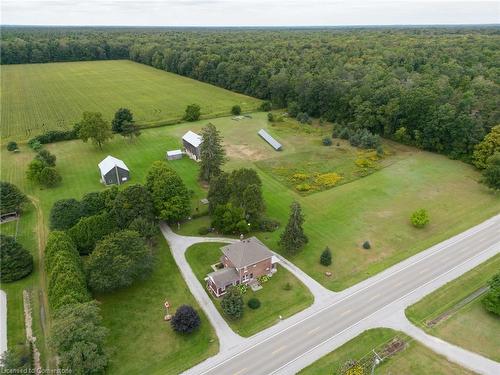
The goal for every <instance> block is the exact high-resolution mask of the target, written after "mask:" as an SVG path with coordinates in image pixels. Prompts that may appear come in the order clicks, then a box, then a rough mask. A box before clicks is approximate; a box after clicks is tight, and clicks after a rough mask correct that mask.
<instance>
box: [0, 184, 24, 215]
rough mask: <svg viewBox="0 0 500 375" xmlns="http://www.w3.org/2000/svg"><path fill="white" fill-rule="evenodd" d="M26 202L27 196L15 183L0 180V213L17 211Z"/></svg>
mask: <svg viewBox="0 0 500 375" xmlns="http://www.w3.org/2000/svg"><path fill="white" fill-rule="evenodd" d="M26 202H28V198H27V197H26V195H24V193H23V192H22V191H21V190H19V188H18V187H17V186H16V185H14V184H11V183H10V182H5V181H0V213H2V214H6V213H9V212H14V211H16V212H17V211H19V209H20V208H21V206H22V205H23V204H24V203H26Z"/></svg>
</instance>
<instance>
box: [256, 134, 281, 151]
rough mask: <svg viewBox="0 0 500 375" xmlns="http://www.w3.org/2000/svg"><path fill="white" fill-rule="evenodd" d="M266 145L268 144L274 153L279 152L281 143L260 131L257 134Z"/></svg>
mask: <svg viewBox="0 0 500 375" xmlns="http://www.w3.org/2000/svg"><path fill="white" fill-rule="evenodd" d="M257 134H259V135H260V136H261V137H262V138H263V139H264V140H265V141H266V142H267V143H269V144H270V145H271V146H272V147H273V148H274V149H275V150H276V151H279V150H281V147H282V146H281V143H279V142H278V141H277V140H276V139H274V138H273V137H272V136H271V134H269V133H268V132H266V131H265V130H264V129H260V130H259V131H258V133H257Z"/></svg>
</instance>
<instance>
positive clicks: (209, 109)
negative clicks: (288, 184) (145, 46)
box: [1, 60, 260, 141]
mask: <svg viewBox="0 0 500 375" xmlns="http://www.w3.org/2000/svg"><path fill="white" fill-rule="evenodd" d="M1 93H2V95H1V107H2V113H1V122H2V137H3V139H4V140H16V141H18V140H22V139H27V138H30V137H32V136H34V135H36V134H40V133H42V132H44V131H47V130H51V129H69V128H71V127H72V126H73V124H74V123H75V122H76V121H78V120H79V119H80V118H81V115H82V112H84V111H98V112H102V113H103V114H104V117H105V118H106V119H108V120H111V118H112V116H113V115H114V112H115V111H116V110H117V109H118V108H121V107H126V108H129V109H131V110H132V112H133V114H134V118H135V119H136V121H137V122H138V123H139V124H140V125H158V124H164V123H169V122H175V121H178V120H180V119H181V117H182V116H183V114H184V110H185V109H186V106H187V105H189V104H192V103H197V104H199V105H200V106H201V112H202V116H204V117H216V116H222V115H229V113H230V109H231V107H232V106H233V105H235V104H239V105H240V106H241V107H242V109H243V111H250V110H255V109H256V108H257V107H258V106H259V104H260V101H259V100H258V99H254V98H251V97H248V96H245V95H240V94H237V93H234V92H231V91H228V90H224V89H221V88H219V87H215V86H212V85H209V84H206V83H202V82H199V81H196V80H193V79H189V78H185V77H182V76H179V75H176V74H172V73H168V72H165V71H162V70H158V69H155V68H152V67H149V66H146V65H143V64H138V63H134V62H132V61H127V60H119V61H91V62H71V63H51V64H25V65H7V66H2V82H1Z"/></svg>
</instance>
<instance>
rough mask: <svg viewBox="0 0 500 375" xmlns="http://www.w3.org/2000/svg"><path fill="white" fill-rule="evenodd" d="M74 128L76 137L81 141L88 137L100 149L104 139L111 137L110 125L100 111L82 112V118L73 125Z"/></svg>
mask: <svg viewBox="0 0 500 375" xmlns="http://www.w3.org/2000/svg"><path fill="white" fill-rule="evenodd" d="M75 129H76V130H77V134H78V137H79V138H80V139H81V140H82V141H83V142H87V141H88V140H89V139H90V140H91V141H92V143H94V144H96V145H97V146H99V148H100V149H102V145H103V144H104V143H105V142H106V141H108V140H110V139H111V138H113V133H112V132H111V126H110V125H109V122H107V121H105V120H104V119H103V118H102V113H100V112H83V118H82V120H80V122H79V123H78V124H77V126H75Z"/></svg>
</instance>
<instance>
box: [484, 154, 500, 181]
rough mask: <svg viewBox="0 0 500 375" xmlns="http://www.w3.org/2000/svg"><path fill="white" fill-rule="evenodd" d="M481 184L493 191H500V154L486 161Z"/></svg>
mask: <svg viewBox="0 0 500 375" xmlns="http://www.w3.org/2000/svg"><path fill="white" fill-rule="evenodd" d="M482 175H483V177H482V179H481V182H483V183H484V184H485V185H486V186H488V187H489V188H491V189H493V190H500V152H497V153H495V154H494V155H493V156H491V157H490V158H489V159H488V160H487V161H486V168H484V169H483V173H482Z"/></svg>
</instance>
